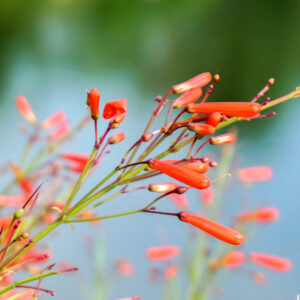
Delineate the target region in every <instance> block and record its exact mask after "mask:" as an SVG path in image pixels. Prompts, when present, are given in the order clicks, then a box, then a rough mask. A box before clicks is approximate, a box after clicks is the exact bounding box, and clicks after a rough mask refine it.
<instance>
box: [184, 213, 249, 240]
mask: <svg viewBox="0 0 300 300" xmlns="http://www.w3.org/2000/svg"><path fill="white" fill-rule="evenodd" d="M179 219H180V220H181V221H183V222H187V223H189V224H191V225H194V226H196V227H198V228H199V229H201V230H203V231H205V232H206V233H208V234H210V235H212V236H214V237H215V238H217V239H219V240H221V241H223V242H225V243H229V244H232V245H240V244H241V243H243V241H244V236H243V235H242V234H241V233H239V232H238V231H236V230H234V229H232V228H229V227H227V226H224V225H222V224H219V223H216V222H214V221H211V220H208V219H206V218H204V217H200V216H195V215H191V214H189V213H186V212H180V213H179Z"/></svg>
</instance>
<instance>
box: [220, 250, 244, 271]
mask: <svg viewBox="0 0 300 300" xmlns="http://www.w3.org/2000/svg"><path fill="white" fill-rule="evenodd" d="M245 260H246V255H245V253H244V252H242V251H232V252H230V253H228V254H227V255H226V256H225V257H223V258H222V260H221V264H222V266H223V267H225V268H228V269H233V268H238V267H240V266H241V265H243V264H244V262H245Z"/></svg>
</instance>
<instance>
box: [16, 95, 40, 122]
mask: <svg viewBox="0 0 300 300" xmlns="http://www.w3.org/2000/svg"><path fill="white" fill-rule="evenodd" d="M16 106H17V109H18V111H19V113H20V115H21V116H22V117H23V118H24V119H25V120H26V121H27V122H28V123H31V124H34V123H36V116H35V114H34V112H33V110H32V108H31V106H30V104H29V102H28V100H27V99H26V98H25V97H24V96H18V97H17V99H16Z"/></svg>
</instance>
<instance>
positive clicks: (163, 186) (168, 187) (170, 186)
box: [148, 182, 178, 194]
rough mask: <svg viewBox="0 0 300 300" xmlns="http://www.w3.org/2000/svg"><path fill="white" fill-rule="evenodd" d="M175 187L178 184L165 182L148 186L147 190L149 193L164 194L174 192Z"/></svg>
mask: <svg viewBox="0 0 300 300" xmlns="http://www.w3.org/2000/svg"><path fill="white" fill-rule="evenodd" d="M177 187H178V184H177V183H175V182H165V183H156V184H149V187H148V190H149V191H150V192H156V193H162V194H165V193H168V192H171V191H173V190H175V189H176V188H177Z"/></svg>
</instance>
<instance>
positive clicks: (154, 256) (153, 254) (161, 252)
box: [146, 245, 181, 261]
mask: <svg viewBox="0 0 300 300" xmlns="http://www.w3.org/2000/svg"><path fill="white" fill-rule="evenodd" d="M180 252H181V251H180V248H179V247H178V246H173V245H167V246H156V247H150V248H148V249H147V251H146V256H147V258H148V259H149V260H154V261H163V260H170V259H172V258H174V257H176V256H178V255H179V254H180Z"/></svg>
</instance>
